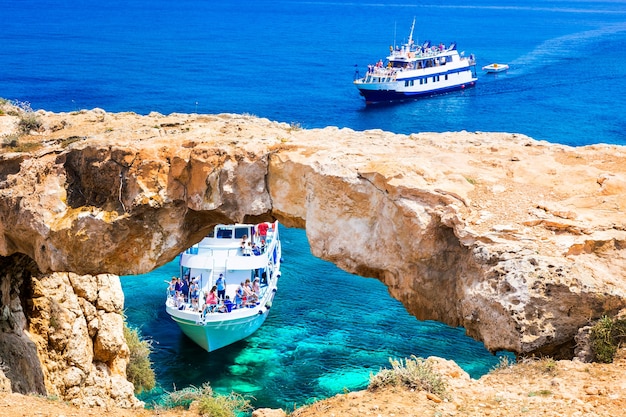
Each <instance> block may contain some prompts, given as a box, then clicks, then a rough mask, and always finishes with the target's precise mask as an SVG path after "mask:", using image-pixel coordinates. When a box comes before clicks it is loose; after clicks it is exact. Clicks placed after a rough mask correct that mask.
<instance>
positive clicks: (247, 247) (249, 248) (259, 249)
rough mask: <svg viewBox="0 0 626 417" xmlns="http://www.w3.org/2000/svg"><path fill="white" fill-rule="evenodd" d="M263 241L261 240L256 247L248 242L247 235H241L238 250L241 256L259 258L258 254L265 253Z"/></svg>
mask: <svg viewBox="0 0 626 417" xmlns="http://www.w3.org/2000/svg"><path fill="white" fill-rule="evenodd" d="M265 247H266V245H265V239H263V238H262V239H261V243H260V245H257V244H256V243H254V242H251V241H250V240H248V236H247V235H243V236H242V238H241V245H239V248H240V249H241V254H242V255H243V256H252V255H254V256H259V255H260V254H262V253H264V252H265Z"/></svg>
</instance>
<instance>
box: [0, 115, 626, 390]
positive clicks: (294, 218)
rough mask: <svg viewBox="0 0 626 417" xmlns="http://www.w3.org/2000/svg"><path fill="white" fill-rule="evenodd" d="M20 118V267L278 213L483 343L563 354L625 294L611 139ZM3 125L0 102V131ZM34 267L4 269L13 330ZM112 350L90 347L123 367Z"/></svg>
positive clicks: (169, 255)
mask: <svg viewBox="0 0 626 417" xmlns="http://www.w3.org/2000/svg"><path fill="white" fill-rule="evenodd" d="M37 117H38V118H39V120H40V121H41V123H40V124H39V126H38V129H37V131H32V130H31V131H29V132H28V134H27V135H25V136H20V137H19V141H17V140H16V141H15V143H9V141H7V140H6V139H5V144H6V145H7V146H5V147H3V152H2V153H1V154H0V196H1V198H0V255H1V256H2V257H4V260H5V263H7V264H9V265H11V264H12V263H13V262H12V261H11V260H12V259H15V257H16V256H17V257H20V258H19V259H24V262H26V261H27V260H31V261H32V264H33V268H35V267H36V269H37V271H38V272H37V273H36V274H34V275H35V276H39V274H47V275H46V276H48V275H54V274H55V273H56V274H59V273H60V274H62V275H63V274H66V275H67V274H74V275H75V276H87V275H91V276H101V275H102V274H117V275H124V274H135V273H141V272H146V271H149V270H151V269H153V268H155V267H157V266H159V265H162V264H164V263H166V262H168V261H170V260H171V259H173V258H174V257H175V256H176V254H178V253H179V252H180V251H181V250H182V249H184V248H186V247H188V246H190V245H191V244H193V243H195V242H197V241H199V240H200V238H201V237H202V236H204V235H205V234H206V233H207V232H208V231H209V230H210V229H211V227H212V226H213V225H214V224H216V223H219V222H236V221H254V220H260V219H270V218H276V219H278V220H280V221H281V222H282V223H283V224H285V225H287V226H295V227H301V228H306V232H307V237H308V240H309V242H310V245H311V250H312V251H313V253H314V254H315V255H316V256H319V257H321V258H324V259H327V260H330V261H332V262H334V263H335V264H337V265H338V266H340V267H341V268H343V269H345V270H347V271H350V272H354V273H357V274H361V275H364V276H369V277H374V278H377V279H379V280H381V281H382V282H384V283H385V285H387V287H388V288H389V292H390V293H391V295H392V296H393V297H395V298H397V299H398V300H400V301H401V302H402V303H403V304H404V305H405V307H406V308H407V310H408V311H409V312H410V313H411V314H413V315H415V316H416V317H418V318H419V319H423V320H426V319H432V320H438V321H441V322H444V323H447V324H450V325H452V326H463V327H464V328H465V329H466V330H467V333H468V334H469V335H470V336H472V337H474V338H476V339H477V340H480V341H483V342H484V343H485V345H486V347H487V348H488V349H490V350H492V351H496V350H500V349H505V350H509V351H512V352H516V353H518V354H542V353H545V354H550V355H554V356H555V357H561V358H571V357H572V356H573V355H574V349H575V341H574V337H575V335H576V334H577V332H578V330H579V329H580V328H582V327H584V326H585V325H587V324H588V323H589V321H590V320H592V319H595V318H598V317H600V316H601V315H603V314H612V313H615V312H617V311H619V310H620V309H622V308H624V307H625V306H626V285H625V282H624V271H625V266H626V260H625V254H626V251H625V250H624V247H626V231H625V227H624V226H625V219H626V217H624V215H623V213H624V210H625V209H626V193H625V192H624V191H625V189H626V176H625V170H626V163H625V162H626V159H625V155H626V154H625V152H624V151H625V148H624V147H620V146H609V145H595V146H587V147H582V148H572V147H567V146H562V145H555V144H550V143H546V142H538V141H535V140H533V139H531V138H528V137H525V136H522V135H516V134H507V133H481V132H474V133H469V132H458V133H419V134H411V135H398V134H393V133H389V132H383V131H380V130H371V131H364V132H356V131H352V130H350V129H337V128H333V127H328V128H325V129H310V130H307V129H302V128H301V127H300V126H297V125H293V124H291V125H290V124H285V123H276V122H271V121H269V120H266V119H259V118H256V117H253V116H249V115H232V114H222V115H195V114H193V115H188V114H172V115H167V116H166V115H161V114H156V113H152V114H150V115H147V116H140V115H137V114H133V113H117V114H111V113H106V112H104V111H102V110H99V109H94V110H91V111H81V112H74V113H58V114H55V113H49V112H43V111H41V112H38V114H37ZM19 123H20V118H19V115H15V116H12V115H8V114H6V115H4V116H0V137H4V138H11V137H14V135H15V134H16V132H18V131H19V127H20V124H19ZM74 275H67V276H74ZM6 276H7V275H6V274H4V275H3V277H5V278H4V279H5V281H6ZM9 276H11V275H9ZM70 281H71V279H70ZM35 284H36V281H35V280H31V279H30V278H29V277H26V280H25V281H24V283H23V284H20V285H13V286H11V285H8V284H6V283H3V284H2V288H3V291H2V303H3V309H4V311H5V312H7V311H8V312H7V313H5V315H4V316H3V317H4V319H5V321H6V320H12V319H11V317H17V316H19V317H20V320H19V321H18V322H17V324H15V323H13V324H14V325H12V326H10V329H12V330H11V331H10V333H13V334H19V331H18V330H19V329H24V332H25V334H26V337H27V338H28V339H29V340H37V334H38V333H37V332H38V330H37V329H36V326H35V325H34V323H35V322H36V320H35V319H34V317H35V316H34V314H35V313H34V312H33V308H32V306H31V304H32V300H33V299H34V297H35V295H34V292H33V291H31V290H30V288H39V287H38V286H37V285H35ZM9 287H10V290H9V289H8V288H9ZM79 303H80V301H79ZM86 310H87V309H85V308H83V317H88V314H87V313H86ZM89 310H91V309H89ZM17 312H20V314H22V315H21V316H20V315H19V314H18V313H17ZM92 313H93V312H92ZM31 314H33V315H31ZM102 314H104V313H102ZM22 316H23V317H22ZM113 325H115V324H113ZM8 328H9V327H7V329H8ZM100 328H101V327H98V329H100ZM81 331H82V330H81ZM90 331H91V332H92V335H93V336H91V335H90V336H91V337H92V340H93V338H94V337H97V333H98V332H94V330H93V329H91V330H90V328H89V326H87V327H86V334H88V335H89V334H90V333H89V332H90ZM83 333H84V332H83ZM20 337H21V336H20ZM50 343H52V342H51V341H49V340H48V342H47V345H46V346H49V345H50ZM37 346H38V347H37V349H38V350H37V352H38V355H39V356H41V355H43V353H42V352H43V350H45V348H42V347H41V345H37ZM42 349H43V350H42ZM122 351H123V349H122ZM105 356H106V355H105ZM122 356H123V355H122ZM42 362H45V361H42ZM100 362H102V361H100ZM121 362H123V359H119V358H117V357H110V356H107V357H106V360H105V361H104V363H108V365H107V366H108V367H109V368H108V369H109V370H111V369H117V371H116V372H117V373H119V374H123V371H122V368H123V366H120V365H119V364H120V363H121ZM116 372H113V373H114V374H115V373H116ZM43 379H44V382H43V383H44V384H45V383H46V381H47V380H46V372H43ZM75 380H76V381H78V380H80V378H76V379H75Z"/></svg>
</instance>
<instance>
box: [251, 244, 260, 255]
mask: <svg viewBox="0 0 626 417" xmlns="http://www.w3.org/2000/svg"><path fill="white" fill-rule="evenodd" d="M252 253H253V254H254V256H259V255H260V254H261V250H259V247H258V246H257V245H256V243H253V244H252Z"/></svg>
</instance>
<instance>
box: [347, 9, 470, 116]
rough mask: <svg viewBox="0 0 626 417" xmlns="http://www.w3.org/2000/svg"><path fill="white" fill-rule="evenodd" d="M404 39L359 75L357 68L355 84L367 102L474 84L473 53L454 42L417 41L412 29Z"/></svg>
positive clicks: (429, 93) (460, 87) (445, 90)
mask: <svg viewBox="0 0 626 417" xmlns="http://www.w3.org/2000/svg"><path fill="white" fill-rule="evenodd" d="M414 27H415V20H413V25H412V26H411V33H410V35H409V40H408V42H407V43H405V44H403V45H402V46H401V47H400V46H399V47H395V48H394V47H393V46H391V47H389V49H390V55H389V56H388V57H387V62H386V63H383V61H382V60H380V61H378V63H377V64H375V65H369V66H368V70H367V74H365V76H364V77H361V76H360V74H359V72H358V70H357V72H356V74H355V80H354V84H355V85H356V87H357V88H358V89H359V91H360V93H361V95H362V96H363V97H365V102H366V104H371V103H378V102H389V101H396V100H408V99H414V98H418V97H422V96H430V95H433V94H440V93H445V92H449V91H453V90H460V89H464V88H466V87H473V86H474V85H475V84H476V81H477V80H478V78H477V77H476V60H475V59H474V56H473V55H470V56H469V57H465V56H464V53H463V52H461V53H459V52H458V51H457V49H456V44H455V43H452V44H451V45H448V46H445V45H443V44H439V45H438V46H431V44H430V42H424V43H423V44H422V45H416V44H415V43H414V41H413V29H414Z"/></svg>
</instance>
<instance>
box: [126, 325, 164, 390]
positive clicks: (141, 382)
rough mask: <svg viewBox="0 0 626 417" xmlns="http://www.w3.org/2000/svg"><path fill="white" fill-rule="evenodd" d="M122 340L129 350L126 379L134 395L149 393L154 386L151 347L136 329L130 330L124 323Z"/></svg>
mask: <svg viewBox="0 0 626 417" xmlns="http://www.w3.org/2000/svg"><path fill="white" fill-rule="evenodd" d="M124 338H125V339H126V344H128V348H129V350H130V361H129V362H128V366H127V367H126V377H127V378H128V380H129V381H130V382H132V383H133V385H134V386H135V394H139V393H140V392H143V391H144V390H145V391H150V390H151V389H152V388H154V386H155V385H156V378H155V375H154V370H153V369H152V362H151V361H150V353H151V352H152V345H151V343H150V341H148V340H145V339H143V338H142V337H141V334H140V332H139V330H138V329H131V328H130V327H128V324H127V323H126V322H124Z"/></svg>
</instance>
